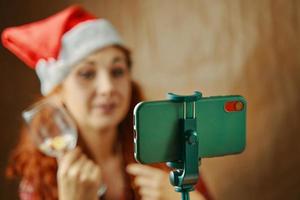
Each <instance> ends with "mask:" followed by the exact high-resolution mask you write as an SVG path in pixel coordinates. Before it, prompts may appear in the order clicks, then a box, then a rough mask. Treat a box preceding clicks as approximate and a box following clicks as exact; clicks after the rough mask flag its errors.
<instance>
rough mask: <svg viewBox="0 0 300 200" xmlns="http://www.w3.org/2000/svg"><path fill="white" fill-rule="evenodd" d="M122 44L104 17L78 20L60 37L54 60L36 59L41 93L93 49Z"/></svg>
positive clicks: (54, 83)
mask: <svg viewBox="0 0 300 200" xmlns="http://www.w3.org/2000/svg"><path fill="white" fill-rule="evenodd" d="M113 44H118V45H123V42H122V40H121V38H120V36H119V34H118V32H117V31H116V30H115V28H114V27H113V26H112V25H111V24H110V23H109V22H108V21H107V20H105V19H97V20H89V21H86V22H82V23H80V24H78V25H77V26H75V27H74V28H72V29H71V30H70V31H68V32H66V33H65V34H64V36H63V37H62V41H61V50H60V52H59V55H58V58H57V60H55V59H54V58H48V59H47V60H45V59H40V60H39V61H38V62H37V65H36V68H35V69H36V73H37V75H38V77H39V79H40V81H41V92H42V94H43V95H44V96H45V95H47V94H49V93H50V92H51V91H52V89H54V88H55V87H56V86H57V85H59V84H60V83H61V82H62V81H63V80H64V78H65V77H66V76H67V75H68V74H69V72H70V71H71V69H72V68H73V67H74V65H75V64H76V63H77V62H79V61H80V60H81V59H83V58H84V57H86V56H87V55H89V54H90V53H92V52H94V51H95V50H97V49H101V48H104V47H106V46H109V45H113Z"/></svg>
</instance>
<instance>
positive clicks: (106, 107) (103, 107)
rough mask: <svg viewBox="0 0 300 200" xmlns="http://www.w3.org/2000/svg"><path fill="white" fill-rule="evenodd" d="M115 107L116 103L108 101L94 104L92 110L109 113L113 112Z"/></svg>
mask: <svg viewBox="0 0 300 200" xmlns="http://www.w3.org/2000/svg"><path fill="white" fill-rule="evenodd" d="M115 108H116V104H114V103H109V104H96V105H94V106H93V110H95V111H99V112H101V113H103V114H111V113H113V112H114V110H115Z"/></svg>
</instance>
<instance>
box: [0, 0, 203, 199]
mask: <svg viewBox="0 0 300 200" xmlns="http://www.w3.org/2000/svg"><path fill="white" fill-rule="evenodd" d="M33 41H34V42H33ZM2 42H3V44H4V46H6V47H7V48H8V49H10V50H11V51H12V52H13V53H14V54H16V55H17V56H18V57H19V58H20V59H21V60H23V61H24V62H25V63H26V64H27V65H28V66H29V67H31V68H34V69H35V70H36V72H37V74H38V76H39V79H40V81H41V92H42V94H43V95H44V97H43V100H44V101H47V100H50V99H51V100H53V97H55V101H57V102H59V103H62V105H63V107H65V108H66V109H67V111H68V113H69V114H70V116H71V118H72V119H73V121H74V122H75V123H76V125H77V130H78V133H79V141H78V145H77V147H76V148H75V149H74V150H71V151H68V152H66V153H65V154H64V155H63V156H62V157H60V158H59V159H58V161H57V162H56V160H55V159H54V158H51V157H48V156H46V155H44V154H43V153H41V152H40V151H39V150H37V148H36V147H35V145H34V144H33V142H32V141H31V139H30V138H29V136H28V135H29V134H27V133H26V132H28V130H27V129H24V130H23V134H22V137H21V140H20V143H19V144H18V146H17V148H16V149H15V151H14V154H13V157H12V162H11V164H10V165H9V168H8V175H9V176H18V177H21V183H20V198H21V199H22V200H25V199H60V200H69V199H70V200H81V199H85V200H95V199H99V198H103V199H140V198H142V199H161V200H162V199H165V200H168V199H170V200H171V199H172V200H173V199H180V195H179V194H177V193H176V192H174V190H173V188H172V187H171V185H170V184H169V180H168V172H167V171H166V169H165V167H162V166H158V167H159V168H160V169H159V168H154V167H150V166H143V165H139V164H134V159H133V148H132V147H133V144H132V141H133V139H132V137H133V134H132V132H133V130H132V124H133V123H132V114H131V113H132V110H133V107H134V105H135V104H136V103H138V102H139V101H140V100H141V99H142V98H141V94H140V91H139V88H138V86H137V85H136V84H135V83H134V82H133V81H132V78H131V74H130V69H131V58H130V52H129V51H128V50H127V49H126V47H125V46H124V44H123V42H122V40H121V39H120V37H119V35H118V33H117V32H116V30H115V29H114V28H113V27H112V25H111V24H110V23H109V22H108V21H106V20H104V19H96V18H95V17H94V16H93V15H91V14H89V13H87V12H86V11H84V10H83V9H82V8H80V7H79V6H71V7H69V8H67V9H65V10H63V11H61V12H59V13H57V14H55V15H53V16H51V17H49V18H47V19H44V20H41V21H38V22H34V23H30V24H27V25H23V26H20V27H12V28H8V29H6V30H5V31H4V32H3V34H2ZM43 123H47V122H45V121H44V122H43ZM39 124H41V121H40V122H39V123H37V124H36V126H39ZM198 188H203V184H202V186H201V182H200V184H199V187H198ZM203 191H204V190H203ZM191 196H192V199H204V197H203V196H202V195H201V194H200V193H199V192H195V193H193V194H192V195H191Z"/></svg>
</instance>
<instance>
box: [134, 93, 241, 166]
mask: <svg viewBox="0 0 300 200" xmlns="http://www.w3.org/2000/svg"><path fill="white" fill-rule="evenodd" d="M194 106H195V107H194V117H195V119H196V129H197V130H196V132H197V137H198V141H199V142H198V144H199V146H198V155H199V159H200V158H206V157H216V156H225V155H228V154H238V153H241V152H242V151H243V150H244V148H245V145H246V109H247V102H246V100H245V99H244V98H243V97H242V96H238V95H230V96H213V97H202V98H201V99H200V100H197V101H195V104H194ZM185 109H186V108H185V107H184V104H183V103H182V102H174V101H171V100H162V101H145V102H140V103H139V104H137V105H136V106H135V108H134V131H135V134H134V146H135V153H134V156H135V159H136V160H137V161H138V162H140V163H144V164H151V163H160V162H172V161H178V160H182V158H181V154H182V153H181V152H182V142H184V141H182V139H181V138H182V137H181V134H182V133H181V130H180V127H181V126H180V120H182V119H183V118H184V117H185V113H184V112H185Z"/></svg>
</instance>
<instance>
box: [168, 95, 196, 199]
mask: <svg viewBox="0 0 300 200" xmlns="http://www.w3.org/2000/svg"><path fill="white" fill-rule="evenodd" d="M167 97H168V99H170V100H171V101H173V102H176V103H182V104H183V118H182V119H180V120H179V126H180V130H181V141H182V143H181V152H182V156H181V158H182V160H176V161H172V162H168V163H167V165H168V166H170V167H172V168H173V169H174V170H173V171H171V172H170V182H171V184H172V185H173V186H174V187H175V191H177V192H181V199H182V200H189V199H190V197H189V192H190V191H193V190H194V186H195V185H196V184H197V182H198V178H199V170H198V168H199V165H200V161H199V158H198V136H197V132H196V130H197V128H196V126H197V123H196V101H198V100H200V99H201V98H202V93H201V92H198V91H196V92H195V93H194V94H193V95H190V96H182V95H176V94H173V93H168V96H167Z"/></svg>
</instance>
